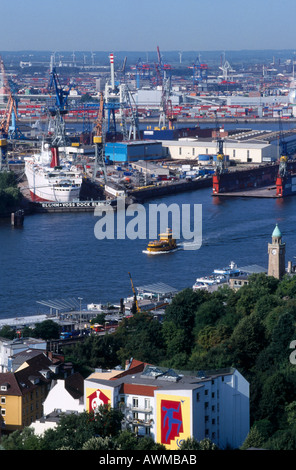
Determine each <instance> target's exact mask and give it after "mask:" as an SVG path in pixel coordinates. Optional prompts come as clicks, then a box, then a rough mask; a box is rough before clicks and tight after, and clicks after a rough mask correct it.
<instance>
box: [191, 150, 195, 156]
mask: <svg viewBox="0 0 296 470" xmlns="http://www.w3.org/2000/svg"><path fill="white" fill-rule="evenodd" d="M194 155H195V148H193V149H192V156H194Z"/></svg>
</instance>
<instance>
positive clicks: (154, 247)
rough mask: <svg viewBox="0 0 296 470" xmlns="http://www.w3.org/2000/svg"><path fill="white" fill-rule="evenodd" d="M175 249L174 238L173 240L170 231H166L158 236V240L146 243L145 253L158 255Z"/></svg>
mask: <svg viewBox="0 0 296 470" xmlns="http://www.w3.org/2000/svg"><path fill="white" fill-rule="evenodd" d="M176 248H177V243H176V240H175V238H173V235H172V230H171V229H170V228H168V229H167V231H166V232H165V233H160V234H159V240H153V241H151V242H149V243H148V246H147V251H148V252H150V253H159V252H166V251H172V250H175V249H176Z"/></svg>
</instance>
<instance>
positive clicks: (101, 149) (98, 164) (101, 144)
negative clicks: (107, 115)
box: [92, 93, 107, 184]
mask: <svg viewBox="0 0 296 470" xmlns="http://www.w3.org/2000/svg"><path fill="white" fill-rule="evenodd" d="M94 129H95V135H94V137H93V142H94V145H95V163H94V170H93V175H92V179H93V180H95V179H96V176H97V171H98V170H101V171H102V172H103V177H104V182H105V184H106V183H107V172H106V166H105V132H104V96H103V93H101V97H100V108H99V113H98V117H97V120H96V122H95V126H94Z"/></svg>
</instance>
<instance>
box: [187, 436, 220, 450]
mask: <svg viewBox="0 0 296 470" xmlns="http://www.w3.org/2000/svg"><path fill="white" fill-rule="evenodd" d="M180 450H219V449H218V447H217V446H216V444H214V443H213V442H212V441H210V439H202V440H201V441H197V440H196V439H194V437H189V438H188V439H185V440H184V441H183V442H182V443H181V445H180Z"/></svg>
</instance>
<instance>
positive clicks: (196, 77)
mask: <svg viewBox="0 0 296 470" xmlns="http://www.w3.org/2000/svg"><path fill="white" fill-rule="evenodd" d="M189 68H192V69H193V87H195V86H196V84H197V83H198V82H202V81H203V80H205V81H207V79H208V65H207V64H202V63H201V62H200V57H199V56H197V58H196V60H195V62H194V63H193V64H192V66H191V67H189Z"/></svg>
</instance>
